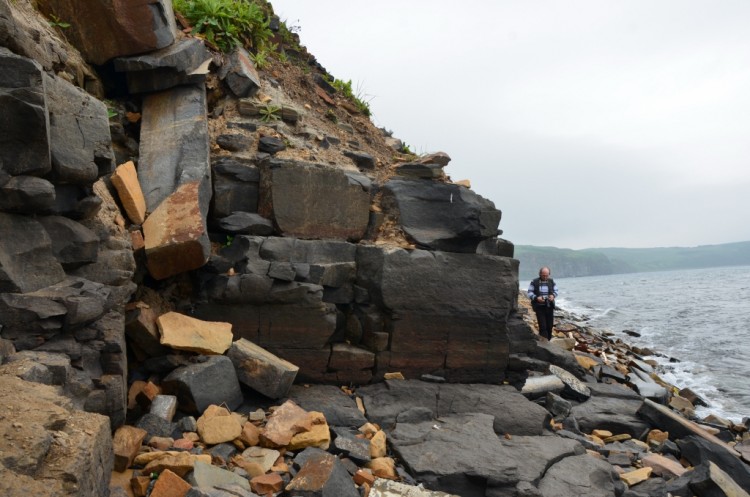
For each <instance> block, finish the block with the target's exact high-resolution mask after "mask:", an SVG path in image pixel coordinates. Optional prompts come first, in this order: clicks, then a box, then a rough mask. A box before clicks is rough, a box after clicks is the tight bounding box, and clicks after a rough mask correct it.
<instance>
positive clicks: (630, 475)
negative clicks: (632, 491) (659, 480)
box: [620, 467, 653, 487]
mask: <svg viewBox="0 0 750 497" xmlns="http://www.w3.org/2000/svg"><path fill="white" fill-rule="evenodd" d="M652 471H653V470H652V469H651V468H649V467H645V468H640V469H636V470H635V471H628V472H627V473H622V474H621V475H620V479H621V480H622V481H624V482H625V484H626V485H627V486H629V487H632V486H633V485H637V484H638V483H641V482H643V481H646V480H648V478H649V477H650V476H651V472H652Z"/></svg>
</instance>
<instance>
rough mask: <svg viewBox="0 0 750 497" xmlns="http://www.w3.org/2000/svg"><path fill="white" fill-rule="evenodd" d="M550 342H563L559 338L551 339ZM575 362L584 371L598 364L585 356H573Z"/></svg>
mask: <svg viewBox="0 0 750 497" xmlns="http://www.w3.org/2000/svg"><path fill="white" fill-rule="evenodd" d="M552 340H563V339H560V338H553V339H552ZM575 358H576V362H578V365H579V366H581V367H582V368H584V369H587V370H590V369H591V368H593V367H594V366H596V365H598V364H599V361H597V360H596V359H592V358H591V357H588V356H585V355H578V354H576V355H575Z"/></svg>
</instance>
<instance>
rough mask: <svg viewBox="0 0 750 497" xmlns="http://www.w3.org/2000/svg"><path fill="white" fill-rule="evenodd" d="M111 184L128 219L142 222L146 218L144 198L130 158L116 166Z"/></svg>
mask: <svg viewBox="0 0 750 497" xmlns="http://www.w3.org/2000/svg"><path fill="white" fill-rule="evenodd" d="M112 184H113V185H114V186H115V189H116V190H117V195H119V197H120V201H121V202H122V206H123V207H124V208H125V213H127V215H128V217H129V218H130V220H131V221H132V222H133V223H134V224H143V222H144V221H145V220H146V199H145V198H144V197H143V190H141V185H140V183H138V173H137V172H136V170H135V164H133V161H132V160H131V161H128V162H126V163H125V164H121V165H119V166H117V169H115V172H114V173H112Z"/></svg>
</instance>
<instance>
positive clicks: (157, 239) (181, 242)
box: [143, 181, 211, 280]
mask: <svg viewBox="0 0 750 497" xmlns="http://www.w3.org/2000/svg"><path fill="white" fill-rule="evenodd" d="M199 188H200V184H199V182H197V181H193V182H191V183H185V184H184V185H182V186H180V187H179V188H177V190H176V191H175V192H174V193H173V194H172V195H170V196H169V197H167V199H166V200H164V201H163V202H162V203H161V204H159V207H157V208H156V209H155V210H154V212H152V213H151V215H150V216H149V217H148V219H146V221H145V222H144V223H143V236H144V239H145V243H146V266H147V267H148V271H149V273H151V276H153V277H154V278H156V279H157V280H163V279H165V278H168V277H170V276H174V275H176V274H180V273H184V272H186V271H190V270H192V269H198V268H199V267H201V266H203V265H204V264H205V263H206V261H207V260H208V256H209V255H210V250H211V247H210V243H209V242H208V233H207V232H206V223H205V220H204V219H203V215H202V214H201V211H200V200H199V191H198V190H199Z"/></svg>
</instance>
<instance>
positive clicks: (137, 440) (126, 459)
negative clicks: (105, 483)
mask: <svg viewBox="0 0 750 497" xmlns="http://www.w3.org/2000/svg"><path fill="white" fill-rule="evenodd" d="M144 438H146V430H142V429H140V428H136V427H134V426H127V425H125V426H121V427H119V428H118V429H117V431H115V436H114V437H113V439H112V449H113V451H114V455H115V464H114V469H115V471H118V472H120V473H122V472H123V471H125V470H126V469H128V468H129V467H130V465H131V464H133V460H134V459H135V456H136V455H137V454H138V450H139V449H140V448H141V443H142V442H143V439H144Z"/></svg>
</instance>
